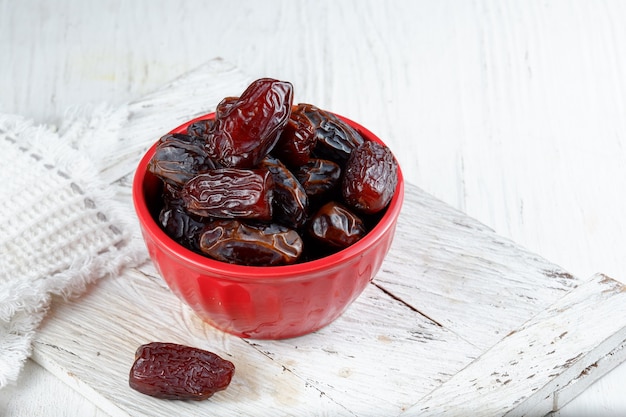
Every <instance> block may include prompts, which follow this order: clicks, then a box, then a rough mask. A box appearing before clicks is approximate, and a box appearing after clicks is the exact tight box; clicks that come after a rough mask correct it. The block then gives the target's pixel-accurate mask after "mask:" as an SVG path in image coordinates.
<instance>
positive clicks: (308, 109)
mask: <svg viewBox="0 0 626 417" xmlns="http://www.w3.org/2000/svg"><path fill="white" fill-rule="evenodd" d="M299 106H302V111H303V112H304V114H305V115H306V116H307V117H308V118H309V120H310V121H311V123H312V124H313V126H314V128H315V137H316V145H315V148H314V149H313V151H312V155H313V156H314V157H317V158H323V159H330V160H333V161H335V162H339V163H344V162H345V161H346V160H347V159H348V158H349V157H350V153H352V150H353V149H355V148H357V147H358V146H359V145H361V144H362V143H363V142H364V139H363V137H362V136H361V135H360V134H359V132H357V131H356V130H354V129H353V128H352V127H351V126H350V125H349V124H347V123H345V122H344V121H342V120H341V119H339V118H338V117H337V116H335V115H334V114H332V113H329V112H327V111H325V110H321V109H319V108H317V107H315V106H313V105H311V104H299Z"/></svg>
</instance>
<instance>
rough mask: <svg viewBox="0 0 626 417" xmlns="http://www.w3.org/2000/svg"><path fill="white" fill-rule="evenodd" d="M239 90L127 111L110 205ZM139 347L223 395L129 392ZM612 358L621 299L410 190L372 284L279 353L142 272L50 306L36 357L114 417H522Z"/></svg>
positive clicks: (190, 92)
mask: <svg viewBox="0 0 626 417" xmlns="http://www.w3.org/2000/svg"><path fill="white" fill-rule="evenodd" d="M249 81H250V80H249V79H248V78H247V77H245V76H244V75H243V74H242V73H240V72H239V71H238V70H237V69H236V68H233V67H232V66H231V65H229V64H228V63H226V62H223V61H221V60H219V59H217V60H213V61H210V62H209V63H207V64H206V65H205V66H203V67H201V68H198V69H197V70H196V71H193V72H191V73H189V74H186V75H185V76H183V77H181V78H180V79H177V80H175V81H174V82H172V83H171V84H168V85H167V86H164V88H162V89H160V90H159V91H156V92H154V93H153V94H151V95H149V96H146V97H144V98H142V99H140V100H138V101H136V102H134V103H131V104H130V107H129V109H130V112H129V118H128V123H127V126H126V128H125V130H124V132H125V133H124V135H123V137H121V138H120V143H119V145H120V147H119V149H118V150H116V151H115V152H112V153H111V155H112V156H111V157H110V159H109V160H105V164H104V165H103V169H102V174H103V175H104V176H105V177H106V178H107V179H108V180H109V181H110V182H111V183H112V186H114V187H115V188H116V190H117V192H118V198H119V199H120V201H122V202H123V203H124V204H125V205H127V207H128V208H130V207H131V200H130V187H129V185H130V179H131V178H132V170H133V169H134V167H135V165H136V163H137V161H138V160H139V157H140V156H141V154H142V153H143V152H144V151H145V149H146V148H147V147H148V146H149V145H150V144H152V143H153V142H154V141H155V140H156V139H157V138H158V137H159V136H160V135H161V134H162V133H163V132H166V131H168V130H170V129H171V128H173V127H175V126H177V125H178V124H180V123H182V122H183V121H184V120H186V119H189V118H191V117H194V116H196V115H199V114H202V113H205V112H208V111H210V110H212V108H211V106H214V105H215V104H216V103H217V102H218V101H219V100H220V99H221V98H222V97H225V96H228V95H234V94H236V93H237V92H240V91H242V90H243V88H244V87H245V86H246V85H247V83H248V82H249ZM122 149H123V150H124V152H122V151H120V150H122ZM135 238H136V239H140V237H139V231H138V229H137V230H135ZM151 341H170V342H178V343H183V344H187V345H192V346H197V347H201V348H204V349H208V350H211V351H213V352H216V353H217V354H219V355H221V356H223V357H225V358H228V359H229V360H231V361H232V362H233V363H234V364H235V366H236V373H235V377H234V378H233V380H232V383H231V385H230V387H229V388H228V389H227V390H226V391H223V392H220V393H218V394H216V395H215V396H214V397H212V398H211V399H209V400H208V401H204V402H180V401H163V400H157V399H154V398H151V397H147V396H144V395H142V394H139V393H137V392H135V391H133V390H131V389H130V388H129V387H128V372H129V370H130V366H131V364H132V362H133V360H134V352H135V350H136V348H137V347H138V346H139V345H140V344H143V343H147V342H151ZM625 344H626V288H625V287H624V286H623V285H622V284H620V283H618V282H617V281H615V280H613V279H611V278H609V277H606V276H603V275H601V274H598V275H596V276H593V277H591V278H590V279H584V280H583V279H580V278H578V277H574V276H572V275H570V274H568V273H567V272H566V271H564V270H562V269H561V268H560V267H558V266H556V265H554V264H552V263H550V262H549V261H547V260H545V259H543V258H541V257H540V256H538V255H536V254H533V253H530V252H528V251H526V250H524V249H523V248H521V247H519V246H518V245H516V244H515V243H513V242H511V241H509V240H507V239H504V238H502V237H500V236H498V235H497V234H495V233H494V232H493V231H492V230H490V229H489V228H487V227H485V226H484V225H482V224H480V223H479V222H477V221H475V220H473V219H471V218H469V217H467V216H466V215H464V214H463V213H461V212H459V211H457V210H455V209H453V208H451V207H450V206H448V205H446V204H444V203H442V202H441V201H439V200H437V199H435V198H433V197H432V196H430V195H428V194H427V193H425V192H423V191H422V190H420V189H419V188H417V187H415V186H412V185H408V186H407V188H406V196H405V204H404V206H403V210H402V214H401V216H400V219H399V223H398V228H397V234H396V237H395V241H394V244H393V246H392V248H391V251H390V252H389V255H388V257H387V258H386V260H385V263H384V264H383V268H382V270H381V271H380V273H379V274H378V275H377V276H376V278H375V280H374V281H373V283H372V284H371V285H369V286H368V288H367V289H366V290H365V292H364V293H363V295H362V296H361V297H360V298H359V299H357V301H356V302H355V303H354V304H353V305H352V306H351V307H350V308H349V309H348V310H347V312H346V313H345V314H344V315H343V316H342V317H340V318H339V319H338V320H337V321H336V322H334V323H332V324H331V325H329V326H327V327H326V328H324V329H322V330H320V331H318V332H316V333H313V334H310V335H307V336H303V337H299V338H294V339H289V340H282V341H259V340H246V339H241V338H238V337H234V336H230V335H227V334H224V333H222V332H220V331H218V330H215V329H213V328H211V327H210V326H208V325H206V324H204V323H203V322H202V321H200V320H199V319H198V318H197V317H196V316H195V315H194V314H193V313H192V312H191V311H190V310H189V309H188V308H187V307H185V306H184V305H182V304H181V303H180V302H179V301H178V299H177V298H176V297H175V296H174V295H173V294H172V293H171V292H170V291H169V290H168V288H167V287H166V285H165V283H164V281H163V280H162V279H161V278H160V277H159V276H158V274H157V272H156V271H155V269H154V268H153V267H152V265H151V264H150V263H146V264H145V265H143V266H142V267H141V268H137V269H132V270H128V271H126V272H125V273H124V274H123V275H120V276H118V277H115V278H111V279H105V280H102V281H100V282H98V283H97V284H96V285H94V286H93V287H91V288H90V289H89V291H88V292H87V294H85V295H84V296H83V297H81V298H80V299H78V300H74V301H67V302H66V301H62V300H57V301H56V302H55V303H54V305H53V308H52V310H51V312H50V314H49V315H48V317H47V318H46V320H45V322H44V323H43V325H42V327H41V329H40V332H39V334H38V336H37V338H36V340H35V343H34V355H33V358H34V359H35V360H36V361H37V362H39V363H40V364H41V365H42V366H44V367H45V368H47V369H48V370H50V371H51V372H53V373H54V374H55V375H57V376H58V377H59V378H61V379H62V380H63V381H65V382H67V383H68V384H70V385H71V386H73V387H75V388H76V389H77V390H78V391H80V392H81V393H83V394H84V395H85V396H87V397H88V398H90V399H91V400H92V401H94V402H95V403H96V404H98V405H99V407H101V408H102V409H103V410H104V411H106V412H108V413H110V414H111V415H114V416H125V417H126V416H163V415H220V416H229V415H233V416H235V415H268V416H277V415H333V416H334V415H347V416H370V415H377V416H380V415H385V416H391V415H458V416H465V415H471V414H479V415H532V416H535V415H544V414H546V413H549V412H550V411H552V410H556V409H558V408H560V407H561V406H563V405H564V404H565V403H567V402H568V401H569V400H571V399H572V398H573V397H574V396H576V395H577V394H578V393H580V392H582V391H583V390H584V389H585V388H586V387H588V386H589V385H590V384H591V383H592V382H593V381H595V380H596V379H597V378H599V377H600V376H602V375H604V374H605V373H606V372H608V371H609V370H610V369H612V368H613V367H614V366H616V365H617V364H619V363H621V362H622V361H623V360H624V359H625V358H626V349H624V345H625Z"/></svg>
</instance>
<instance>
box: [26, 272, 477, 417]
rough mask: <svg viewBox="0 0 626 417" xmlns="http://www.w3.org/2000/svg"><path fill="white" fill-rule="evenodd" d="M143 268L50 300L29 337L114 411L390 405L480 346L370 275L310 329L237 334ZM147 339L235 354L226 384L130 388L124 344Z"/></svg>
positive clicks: (446, 373)
mask: <svg viewBox="0 0 626 417" xmlns="http://www.w3.org/2000/svg"><path fill="white" fill-rule="evenodd" d="M143 272H144V273H139V272H138V271H135V272H133V271H129V272H128V273H126V274H124V275H123V276H121V277H118V278H115V279H111V280H105V281H102V282H100V283H98V285H97V286H96V287H95V288H93V289H92V291H90V293H89V294H87V295H86V296H85V297H84V300H81V302H80V303H63V304H61V305H57V307H56V308H55V310H54V312H53V313H52V315H51V316H50V317H49V318H47V320H46V322H45V323H44V325H43V326H42V329H41V331H40V333H39V334H38V336H37V339H36V341H35V352H36V355H35V359H36V360H37V361H38V362H40V363H41V364H42V365H43V366H45V367H46V368H47V369H49V370H51V371H52V372H54V373H55V374H56V375H57V376H58V377H59V378H60V379H62V380H64V381H66V382H67V383H69V384H70V385H72V386H73V387H74V388H76V389H77V390H78V391H79V392H82V393H83V395H85V396H87V397H88V398H90V399H91V400H92V401H94V402H95V403H96V404H98V405H99V406H100V407H101V408H102V409H104V410H106V411H107V412H109V413H110V414H112V415H121V416H122V415H123V416H126V415H132V416H159V415H163V413H164V412H168V413H172V414H181V413H182V414H185V413H198V412H203V413H216V414H218V415H241V413H243V414H245V415H261V414H262V413H264V412H265V413H267V415H301V414H306V413H310V412H311V410H316V411H318V410H319V411H320V412H321V411H322V410H325V411H326V412H328V413H330V414H331V415H366V414H368V413H369V412H375V414H377V415H397V414H399V413H400V412H401V411H402V410H403V409H404V408H406V407H408V406H410V405H411V404H413V403H414V402H415V401H416V400H417V399H418V398H420V397H422V396H424V395H425V394H427V393H428V392H430V391H432V390H433V389H434V388H436V387H437V386H438V385H439V384H440V383H441V382H442V381H445V380H446V379H447V378H449V377H451V376H452V375H454V374H455V373H456V372H458V371H459V370H460V369H462V368H464V367H465V366H467V365H468V364H469V363H471V362H472V361H473V360H474V359H475V358H476V357H477V356H478V355H479V354H480V350H479V349H477V348H476V347H473V346H471V345H469V344H468V343H467V342H464V341H462V340H461V339H459V338H458V337H456V336H455V335H454V334H452V333H451V332H449V331H448V330H446V329H444V328H442V327H440V326H438V325H436V324H434V323H433V322H431V321H429V320H427V319H425V318H424V317H422V316H420V315H419V314H416V313H415V312H413V311H412V310H411V309H409V308H407V307H406V306H405V305H404V304H403V303H401V302H399V301H397V300H395V299H393V298H392V297H389V296H388V295H386V294H385V293H384V292H382V291H381V290H380V289H378V288H376V287H375V286H373V285H370V286H369V287H368V289H367V290H366V292H365V294H363V296H362V297H361V298H359V299H358V300H357V302H355V304H353V306H352V307H351V308H350V309H349V310H348V311H347V312H346V313H345V314H344V316H342V317H341V318H340V319H339V320H337V321H336V322H334V323H333V324H331V325H330V326H327V327H326V328H325V329H322V330H321V331H319V332H316V333H314V334H310V335H307V336H304V337H300V338H295V339H290V340H284V341H252V340H244V339H240V338H237V337H234V336H230V335H227V334H224V333H222V332H220V331H219V330H216V329H214V328H212V327H211V326H209V325H207V324H205V323H203V322H202V321H201V320H199V319H198V318H197V316H196V315H195V314H194V313H193V312H191V310H190V309H189V308H187V307H185V306H183V305H181V303H180V302H179V301H178V299H177V298H176V297H175V296H174V295H173V294H172V293H171V292H170V291H169V290H168V289H167V288H166V287H165V286H164V284H163V281H162V280H161V279H160V278H159V277H158V275H157V273H156V271H154V269H153V268H151V266H150V265H147V266H145V267H144V268H143ZM130 317H132V318H130ZM390 324H393V325H390ZM155 340H160V341H173V342H177V343H184V344H191V345H194V346H199V347H202V348H205V349H209V350H212V351H214V352H216V353H218V354H219V355H221V356H224V357H226V358H228V359H229V360H231V361H233V363H235V366H236V369H237V370H236V373H235V377H234V378H233V381H232V384H231V386H230V387H229V388H228V390H226V391H224V392H223V393H219V394H216V395H215V396H214V397H213V398H212V399H211V400H209V401H206V402H202V403H193V404H189V403H181V402H167V401H165V402H164V401H160V400H155V399H153V398H150V397H146V396H144V395H141V394H138V393H136V392H134V391H132V390H131V389H130V388H129V387H128V383H127V381H128V371H129V370H130V366H131V364H132V360H133V353H134V351H135V349H136V348H137V347H138V346H139V345H140V344H141V343H147V342H150V341H155ZM442 352H445V356H446V360H445V361H442V360H440V358H441V356H442ZM381 357H382V358H386V359H385V360H380V358H381ZM373 387H375V389H374V390H373V389H372V388H373ZM407 388H409V389H407ZM260 410H263V411H260Z"/></svg>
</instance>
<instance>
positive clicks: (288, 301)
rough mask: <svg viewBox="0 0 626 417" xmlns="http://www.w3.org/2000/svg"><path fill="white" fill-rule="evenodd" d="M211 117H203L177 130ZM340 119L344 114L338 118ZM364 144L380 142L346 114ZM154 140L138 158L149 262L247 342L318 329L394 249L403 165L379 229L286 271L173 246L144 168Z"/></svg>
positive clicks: (208, 316) (138, 200)
mask: <svg viewBox="0 0 626 417" xmlns="http://www.w3.org/2000/svg"><path fill="white" fill-rule="evenodd" d="M209 117H212V114H211V115H205V116H202V117H199V118H196V119H193V120H190V121H189V122H187V123H185V124H183V125H181V126H179V127H178V128H176V129H174V130H172V132H173V133H180V132H184V131H185V130H186V128H187V126H188V125H189V124H190V123H193V122H194V121H196V120H200V119H206V118H209ZM339 117H341V116H339ZM341 118H342V119H343V120H344V121H346V122H347V123H348V124H350V125H351V126H352V127H354V128H355V129H356V130H357V131H359V132H360V133H361V135H362V136H363V137H364V138H365V139H367V140H373V141H377V142H380V143H382V141H381V140H380V139H378V138H377V137H376V136H375V135H374V134H372V133H371V132H370V131H368V130H367V129H365V128H364V127H362V126H360V125H359V124H357V123H355V122H353V121H351V120H348V119H346V118H344V117H341ZM155 148H156V143H155V144H154V145H153V146H152V147H151V148H150V149H149V150H148V151H147V153H146V154H145V155H144V157H143V158H142V159H141V161H140V163H139V166H138V168H137V171H136V173H135V177H134V180H133V202H134V205H135V210H136V213H137V216H138V218H139V223H140V226H141V231H142V234H143V238H144V240H145V243H146V246H147V248H148V252H149V255H150V258H151V259H152V261H153V263H154V265H155V266H156V269H157V270H158V272H159V273H160V274H161V276H162V277H163V278H164V279H165V281H166V282H167V284H168V286H169V287H170V288H171V290H172V291H173V292H174V294H176V295H177V296H178V297H179V298H180V299H182V300H183V301H184V302H185V303H187V304H188V305H189V306H190V307H191V308H192V309H193V310H194V311H195V312H196V313H197V314H198V315H199V316H200V317H201V318H202V319H204V320H205V321H206V322H208V323H210V324H211V325H213V326H215V327H217V328H219V329H221V330H223V331H226V332H228V333H231V334H235V335H238V336H241V337H245V338H256V339H284V338H289V337H295V336H300V335H304V334H307V333H310V332H313V331H315V330H318V329H320V328H322V327H324V326H326V325H327V324H329V323H331V322H332V321H333V320H335V319H336V318H337V317H339V316H340V315H341V314H342V313H343V312H344V311H345V310H346V308H347V307H348V306H349V305H350V304H351V303H352V302H353V301H354V300H355V299H356V298H357V297H358V296H359V295H360V294H361V293H362V292H363V290H364V289H365V287H366V286H367V284H368V283H369V282H370V281H371V280H372V279H373V278H374V276H375V275H376V273H377V272H378V270H379V269H380V266H381V264H382V262H383V259H384V257H385V255H386V254H387V252H388V251H389V247H390V245H391V242H392V239H393V236H394V233H395V228H396V222H397V219H398V215H399V213H400V208H401V206H402V201H403V198H404V179H403V177H402V173H401V171H400V168H398V185H397V188H396V192H395V195H394V197H393V199H392V201H391V203H390V205H389V207H388V208H387V210H386V212H385V214H384V215H383V217H382V218H381V220H380V221H379V222H378V224H377V225H376V226H375V227H374V228H373V229H372V230H371V231H370V232H369V233H368V234H367V235H366V236H365V237H363V238H362V239H361V240H359V241H358V242H357V243H355V244H354V245H352V246H350V247H348V248H346V249H344V250H342V251H340V252H337V253H335V254H332V255H329V256H327V257H324V258H321V259H317V260H314V261H309V262H303V263H298V264H294V265H286V266H273V267H261V266H242V265H233V264H229V263H225V262H220V261H216V260H213V259H210V258H208V257H204V256H202V255H199V254H197V253H194V252H193V251H191V250H188V249H186V248H184V247H183V246H181V245H180V244H178V243H176V242H175V241H174V240H173V239H171V238H170V237H169V236H167V235H166V234H165V232H164V231H163V230H162V229H161V228H160V227H159V225H158V223H157V221H156V220H155V217H156V216H158V213H157V211H158V207H159V206H160V204H159V199H160V190H161V182H160V180H159V179H158V178H156V177H155V176H154V175H152V174H151V173H150V172H149V171H148V169H147V167H148V162H149V161H150V159H151V158H152V156H153V155H154V152H155Z"/></svg>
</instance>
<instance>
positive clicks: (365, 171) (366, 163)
mask: <svg viewBox="0 0 626 417" xmlns="http://www.w3.org/2000/svg"><path fill="white" fill-rule="evenodd" d="M397 184H398V163H397V162H396V160H395V158H394V157H393V154H392V153H391V151H390V150H389V148H388V147H386V146H383V145H381V144H379V143H377V142H373V141H367V142H365V143H363V144H362V145H361V146H359V147H358V148H356V149H355V150H354V151H352V154H351V155H350V158H349V159H348V161H347V162H346V166H345V168H344V175H343V181H342V190H341V191H342V195H343V198H344V200H345V202H346V203H347V204H348V205H349V206H351V207H353V208H355V209H356V210H358V211H361V212H363V213H367V214H373V213H378V212H379V211H381V210H383V209H384V208H385V207H387V205H388V204H389V202H390V201H391V198H392V197H393V194H394V192H395V191H396V185H397Z"/></svg>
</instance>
